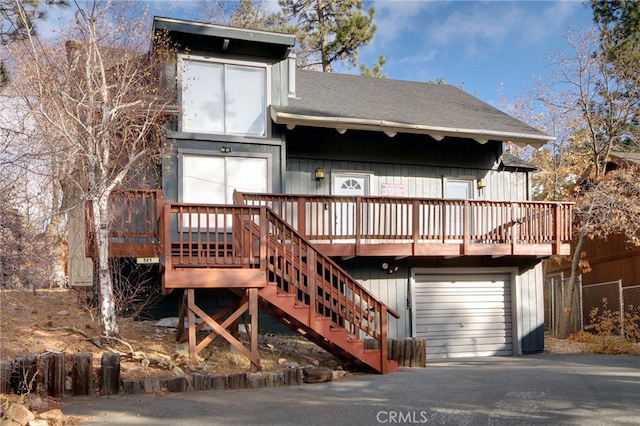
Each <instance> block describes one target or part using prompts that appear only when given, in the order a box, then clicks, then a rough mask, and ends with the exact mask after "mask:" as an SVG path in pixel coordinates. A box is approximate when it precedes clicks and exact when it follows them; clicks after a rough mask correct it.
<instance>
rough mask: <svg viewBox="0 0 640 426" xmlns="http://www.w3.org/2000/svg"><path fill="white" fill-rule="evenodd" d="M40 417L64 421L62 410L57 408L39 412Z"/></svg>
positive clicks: (53, 421)
mask: <svg viewBox="0 0 640 426" xmlns="http://www.w3.org/2000/svg"><path fill="white" fill-rule="evenodd" d="M38 417H39V418H41V419H45V420H51V421H52V423H55V422H62V421H63V420H64V414H62V411H60V410H59V409H57V408H54V409H53V410H49V411H45V412H44V413H40V414H38Z"/></svg>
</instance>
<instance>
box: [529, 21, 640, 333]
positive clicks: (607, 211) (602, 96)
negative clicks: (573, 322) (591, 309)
mask: <svg viewBox="0 0 640 426" xmlns="http://www.w3.org/2000/svg"><path fill="white" fill-rule="evenodd" d="M567 40H568V42H569V43H570V44H571V46H572V47H573V49H574V55H573V56H569V57H567V56H564V55H559V56H557V57H556V58H555V60H554V63H553V65H554V71H553V72H552V73H551V74H550V79H549V81H547V82H545V83H544V84H543V85H540V86H539V87H538V92H539V97H540V99H541V100H542V101H543V104H544V105H546V107H548V108H552V109H554V110H556V111H560V112H561V113H562V114H565V115H566V116H570V117H572V128H573V131H572V133H571V147H572V149H574V150H576V151H577V152H581V153H582V155H583V156H584V157H585V159H586V164H587V165H588V166H587V168H586V170H583V172H582V177H581V179H583V180H584V181H585V182H588V185H583V186H582V189H581V191H579V192H578V193H577V194H576V197H575V201H576V209H575V211H576V217H575V229H576V232H575V235H576V242H575V245H574V250H573V253H572V255H571V277H570V278H569V280H568V282H567V288H566V294H567V298H566V300H567V303H566V304H565V305H566V306H564V308H563V315H562V319H561V323H560V337H562V338H566V337H567V335H568V329H569V320H570V316H571V306H572V304H571V303H572V300H573V297H574V292H575V287H576V281H577V275H578V274H579V273H580V258H581V253H582V250H583V248H584V243H585V240H586V238H593V237H595V236H604V235H608V234H609V233H611V232H616V233H622V234H625V235H627V236H628V237H629V238H631V239H632V240H633V238H632V236H633V235H634V234H633V233H634V232H635V230H637V224H636V219H637V217H636V216H634V211H635V210H634V209H633V208H632V205H630V204H629V203H628V202H625V201H627V200H628V199H629V198H625V197H633V198H630V199H631V200H635V202H637V200H638V199H640V198H638V197H640V193H638V192H635V191H636V190H637V188H636V187H635V186H633V185H629V183H628V178H627V177H625V176H622V173H618V174H615V175H611V176H610V177H605V175H606V173H607V171H608V170H607V169H606V165H607V162H608V159H609V156H610V154H611V152H612V150H637V149H638V148H639V147H638V145H637V141H638V135H635V134H634V132H635V128H634V127H633V126H631V123H633V122H634V121H635V120H636V118H637V113H638V108H639V107H640V105H639V99H638V98H637V97H635V96H628V94H630V93H639V92H638V89H640V72H638V70H637V69H635V70H634V69H633V67H635V66H636V65H635V64H636V63H637V62H636V61H634V60H632V58H633V57H634V55H637V54H638V49H637V47H636V49H635V50H631V49H628V50H627V51H626V54H629V55H630V56H629V57H626V56H624V55H618V56H617V58H616V64H615V65H612V64H611V63H610V57H609V55H608V54H607V52H606V50H603V49H601V48H600V45H599V43H598V37H597V35H596V33H595V32H590V33H588V34H580V33H573V34H569V36H568V37H567ZM631 76H635V78H632V77H631Z"/></svg>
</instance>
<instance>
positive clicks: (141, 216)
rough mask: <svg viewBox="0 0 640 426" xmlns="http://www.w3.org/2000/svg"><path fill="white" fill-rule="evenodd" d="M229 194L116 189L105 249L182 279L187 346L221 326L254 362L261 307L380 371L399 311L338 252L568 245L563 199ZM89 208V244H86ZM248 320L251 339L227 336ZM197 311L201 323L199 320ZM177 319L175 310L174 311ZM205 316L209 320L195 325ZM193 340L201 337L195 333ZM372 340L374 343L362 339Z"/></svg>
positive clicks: (489, 252)
mask: <svg viewBox="0 0 640 426" xmlns="http://www.w3.org/2000/svg"><path fill="white" fill-rule="evenodd" d="M234 198H235V199H234V201H235V203H234V204H233V205H204V204H188V203H169V202H165V201H164V197H163V194H162V192H161V191H144V190H137V191H126V192H118V193H114V194H113V197H112V200H111V202H112V206H111V207H112V211H113V212H114V216H113V217H114V219H113V223H112V226H111V230H110V233H111V234H110V255H111V256H114V257H129V258H137V259H138V261H139V262H142V263H160V265H161V267H160V271H161V274H162V287H163V291H165V292H170V291H173V290H182V291H184V297H183V302H182V304H181V307H180V315H181V318H183V317H185V316H186V317H187V319H188V323H189V324H191V325H192V326H191V327H189V330H188V332H184V331H181V332H179V333H178V336H179V337H183V338H185V339H186V337H184V336H188V341H189V353H190V356H191V360H192V362H193V363H197V362H198V358H197V354H198V353H199V352H200V351H201V350H202V349H203V348H204V347H206V346H207V345H208V344H209V343H210V342H211V341H213V340H214V339H215V338H216V337H218V336H221V337H223V338H224V339H226V340H227V341H228V342H229V343H230V344H232V345H233V346H234V347H235V348H236V349H237V350H238V351H240V352H241V353H243V354H244V355H245V356H246V357H247V358H248V359H249V360H250V362H251V366H252V370H253V371H257V370H259V369H260V359H259V352H258V344H257V341H258V336H257V329H258V324H257V319H258V309H259V308H260V309H262V310H263V311H265V312H266V313H268V314H270V315H271V316H273V317H274V318H277V319H278V320H280V321H281V322H282V323H283V324H285V325H286V326H288V327H289V328H291V329H292V330H294V331H296V332H299V333H301V334H303V335H304V336H305V337H307V338H308V339H310V340H312V341H313V342H314V343H316V344H317V345H319V346H320V347H322V348H324V349H326V350H327V351H328V352H330V353H332V354H334V355H335V356H337V357H340V358H341V359H343V360H345V361H346V362H355V363H359V364H363V365H366V366H368V367H370V368H372V369H374V370H375V371H378V372H380V373H383V374H384V373H387V372H391V371H394V370H395V369H396V368H397V363H395V362H394V361H389V360H388V347H387V328H388V326H387V324H388V320H389V316H392V317H395V318H399V315H398V313H396V312H394V311H393V310H392V309H390V308H389V307H388V306H386V305H385V304H384V303H383V302H382V301H381V300H379V299H377V298H376V297H375V296H374V295H372V294H371V293H370V292H369V291H367V290H366V289H365V288H364V287H363V286H361V285H360V283H358V282H357V280H355V279H354V278H353V277H351V276H350V275H349V274H348V273H347V272H345V271H344V270H343V269H342V268H341V267H340V266H339V265H338V264H337V263H336V262H335V261H334V260H333V259H332V258H333V257H335V256H396V257H401V256H472V255H476V256H480V255H482V256H548V255H551V254H566V253H568V251H569V242H570V240H571V214H572V212H571V209H572V205H571V204H570V203H535V202H491V201H477V200H434V199H405V198H381V197H355V198H348V197H309V196H295V195H268V194H240V193H236V194H234ZM90 214H91V209H87V244H86V247H87V256H93V255H94V253H95V252H94V250H95V244H94V232H93V229H92V228H91V226H90V225H91V221H90V220H89V219H90ZM200 288H223V289H227V290H228V291H230V292H231V293H233V294H235V295H236V296H237V297H238V298H239V299H238V301H237V303H235V304H234V305H232V306H230V307H229V308H228V309H224V310H223V311H221V312H218V313H215V314H208V313H207V312H205V311H204V310H202V309H201V307H200V306H199V305H198V303H197V301H196V298H195V290H196V289H200ZM245 313H248V314H249V317H250V318H251V323H250V324H248V323H245V327H246V329H247V330H249V331H248V336H249V340H250V342H249V347H247V346H245V344H244V343H243V342H241V341H240V340H239V339H238V338H236V336H234V330H235V331H236V332H237V330H238V321H239V320H240V319H243V320H244V319H245ZM196 317H199V318H200V319H202V320H203V323H202V324H200V325H196ZM178 322H179V324H182V323H183V322H182V320H179V321H178ZM205 326H210V327H211V329H212V330H213V331H211V332H210V333H208V334H207V335H206V336H204V337H202V332H203V329H204V327H205ZM199 338H200V340H199V341H198V339H199ZM367 340H369V341H371V340H374V341H375V344H374V345H373V346H374V347H375V349H370V348H371V344H370V342H367V343H365V342H366V341H367Z"/></svg>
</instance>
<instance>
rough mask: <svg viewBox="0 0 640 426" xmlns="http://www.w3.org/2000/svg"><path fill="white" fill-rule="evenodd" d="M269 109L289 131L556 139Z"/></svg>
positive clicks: (526, 141)
mask: <svg viewBox="0 0 640 426" xmlns="http://www.w3.org/2000/svg"><path fill="white" fill-rule="evenodd" d="M270 110H271V111H270V112H271V119H272V120H273V122H274V123H276V124H283V125H286V126H287V128H288V129H289V130H292V129H293V128H295V127H296V126H309V127H324V128H332V129H336V130H337V131H338V132H340V133H344V132H346V131H347V130H368V131H379V132H384V133H386V134H387V135H388V136H389V137H393V136H395V135H396V134H397V133H410V134H422V135H428V136H431V137H432V138H433V139H435V140H437V141H441V140H442V139H444V138H445V137H456V138H469V139H473V140H475V141H477V142H478V143H481V144H484V143H487V142H488V141H490V140H491V141H501V142H511V143H514V144H516V145H518V146H525V145H530V146H532V147H534V148H540V147H542V146H543V145H544V144H546V143H548V142H550V141H553V140H555V139H556V138H555V137H554V136H547V135H544V134H535V133H515V132H504V131H498V130H490V129H465V128H452V127H439V126H429V125H425V124H409V123H399V122H394V121H387V120H378V119H363V118H351V117H328V116H320V115H305V114H296V113H291V112H286V111H278V110H276V109H275V108H274V107H273V106H271V107H270Z"/></svg>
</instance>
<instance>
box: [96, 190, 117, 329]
mask: <svg viewBox="0 0 640 426" xmlns="http://www.w3.org/2000/svg"><path fill="white" fill-rule="evenodd" d="M91 205H92V208H93V221H94V223H93V225H94V227H95V230H96V251H97V253H96V261H95V262H94V265H95V267H96V268H97V269H98V270H97V276H98V282H97V285H98V296H99V306H100V320H101V322H102V328H103V332H104V334H105V335H106V336H115V335H117V334H118V333H119V330H118V324H117V322H116V310H115V301H114V296H113V280H112V278H111V271H110V270H109V224H110V221H109V208H108V206H109V192H106V191H105V193H103V194H101V195H100V196H98V197H96V198H94V199H93V200H92V203H91Z"/></svg>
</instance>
